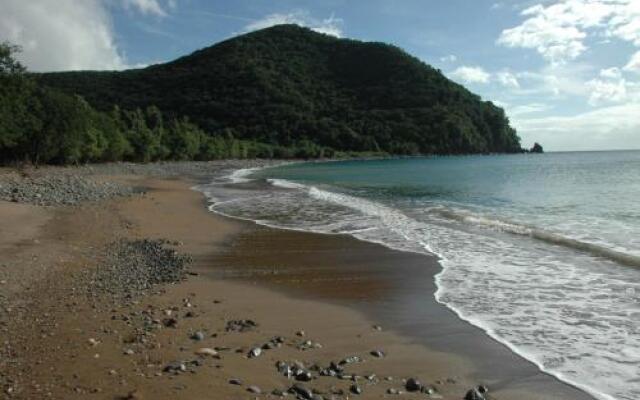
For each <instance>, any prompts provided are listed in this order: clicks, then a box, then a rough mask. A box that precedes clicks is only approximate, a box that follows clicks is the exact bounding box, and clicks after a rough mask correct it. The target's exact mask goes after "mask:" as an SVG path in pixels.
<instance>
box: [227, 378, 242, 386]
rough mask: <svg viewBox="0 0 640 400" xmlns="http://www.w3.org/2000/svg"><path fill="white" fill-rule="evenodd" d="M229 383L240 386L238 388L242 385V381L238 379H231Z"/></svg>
mask: <svg viewBox="0 0 640 400" xmlns="http://www.w3.org/2000/svg"><path fill="white" fill-rule="evenodd" d="M229 383H230V384H232V385H238V386H241V385H242V381H241V380H240V379H237V378H231V379H229Z"/></svg>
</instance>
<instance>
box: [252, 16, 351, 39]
mask: <svg viewBox="0 0 640 400" xmlns="http://www.w3.org/2000/svg"><path fill="white" fill-rule="evenodd" d="M342 23H343V21H342V20H341V19H340V18H336V17H335V16H333V15H332V16H330V17H329V18H325V19H323V20H318V19H315V18H313V17H311V16H310V15H309V13H308V12H306V11H293V12H290V13H287V14H280V13H276V14H270V15H267V16H265V17H264V18H261V19H259V20H256V21H253V22H251V23H249V24H248V25H247V26H245V32H251V31H256V30H259V29H264V28H269V27H271V26H274V25H282V24H296V25H300V26H306V27H308V28H310V29H312V30H314V31H316V32H319V33H324V34H327V35H331V36H336V37H342Z"/></svg>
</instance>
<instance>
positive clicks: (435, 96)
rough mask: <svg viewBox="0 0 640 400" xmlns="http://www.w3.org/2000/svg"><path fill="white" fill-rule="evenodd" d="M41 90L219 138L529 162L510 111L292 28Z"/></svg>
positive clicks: (45, 79) (79, 75) (404, 57)
mask: <svg viewBox="0 0 640 400" xmlns="http://www.w3.org/2000/svg"><path fill="white" fill-rule="evenodd" d="M38 79H39V80H40V82H41V83H44V84H46V85H49V86H53V87H55V88H58V89H61V90H63V91H66V92H68V93H75V94H79V95H81V96H83V97H84V98H85V99H86V100H87V101H88V102H89V103H90V104H91V105H93V106H94V107H96V108H98V109H101V110H110V109H111V108H113V106H114V105H118V106H120V107H121V108H123V109H135V108H138V107H142V108H143V107H147V106H149V105H155V106H157V107H158V108H159V109H160V110H162V112H163V114H165V115H169V116H176V117H182V116H188V117H189V118H190V119H191V121H193V122H195V123H196V124H198V125H199V126H200V127H201V128H202V129H204V130H205V131H206V132H208V133H209V134H211V135H224V136H227V137H228V136H233V137H235V138H240V139H250V140H255V141H259V142H264V143H269V144H278V145H283V146H290V145H299V144H300V143H305V142H312V143H315V144H317V145H320V146H324V147H330V148H333V149H336V150H349V151H379V150H380V151H386V152H389V153H394V154H417V153H423V154H431V153H439V154H456V153H478V152H518V151H520V143H519V138H518V137H517V135H516V133H515V131H514V130H513V129H512V128H511V127H510V126H509V122H508V119H507V118H506V116H505V115H504V111H503V110H502V109H501V108H498V107H496V106H494V105H493V104H492V103H490V102H484V101H482V100H481V99H480V97H478V96H477V95H474V94H472V93H471V92H469V91H468V90H466V89H465V88H464V87H462V86H460V85H458V84H456V83H454V82H452V81H450V80H448V79H447V78H446V77H444V75H442V73H440V72H439V71H437V70H435V69H433V68H432V67H430V66H428V65H426V64H424V63H422V62H421V61H419V60H418V59H416V58H414V57H412V56H410V55H408V54H407V53H405V52H404V51H402V50H400V49H399V48H397V47H394V46H390V45H386V44H382V43H367V42H360V41H355V40H347V39H337V38H334V37H330V36H327V35H322V34H319V33H316V32H313V31H311V30H309V29H306V28H301V27H298V26H295V25H280V26H276V27H272V28H267V29H264V30H261V31H257V32H253V33H249V34H246V35H242V36H239V37H236V38H232V39H229V40H227V41H224V42H221V43H219V44H216V45H214V46H211V47H208V48H205V49H202V50H199V51H196V52H194V53H193V54H191V55H189V56H186V57H182V58H179V59H177V60H175V61H172V62H169V63H166V64H160V65H153V66H150V67H147V68H144V69H139V70H129V71H122V72H91V71H81V72H64V73H49V74H41V75H39V76H38Z"/></svg>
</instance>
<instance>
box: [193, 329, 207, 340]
mask: <svg viewBox="0 0 640 400" xmlns="http://www.w3.org/2000/svg"><path fill="white" fill-rule="evenodd" d="M191 339H193V340H195V341H198V342H199V341H201V340H204V333H202V332H200V331H198V332H194V333H193V335H191Z"/></svg>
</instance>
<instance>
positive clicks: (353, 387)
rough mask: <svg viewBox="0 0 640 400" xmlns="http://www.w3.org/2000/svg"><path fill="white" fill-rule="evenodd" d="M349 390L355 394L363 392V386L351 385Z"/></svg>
mask: <svg viewBox="0 0 640 400" xmlns="http://www.w3.org/2000/svg"><path fill="white" fill-rule="evenodd" d="M349 391H350V392H351V393H353V394H362V388H361V387H360V386H358V385H355V384H354V385H351V387H350V388H349Z"/></svg>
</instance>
